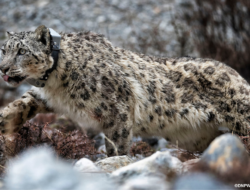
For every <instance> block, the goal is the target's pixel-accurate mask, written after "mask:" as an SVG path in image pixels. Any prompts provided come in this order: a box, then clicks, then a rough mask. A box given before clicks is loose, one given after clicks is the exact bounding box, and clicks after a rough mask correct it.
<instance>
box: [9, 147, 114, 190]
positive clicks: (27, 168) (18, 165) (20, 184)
mask: <svg viewBox="0 0 250 190" xmlns="http://www.w3.org/2000/svg"><path fill="white" fill-rule="evenodd" d="M4 183H5V186H6V189H9V190H23V189H39V190H58V189H60V190H64V189H65V190H68V189H71V190H81V189H88V190H96V189H100V190H112V189H117V188H116V187H115V185H112V186H111V184H110V182H109V181H107V179H106V178H100V177H98V176H96V177H95V178H93V177H92V178H91V177H88V176H86V175H84V174H83V173H80V172H77V171H75V170H74V169H73V168H72V166H71V165H70V164H68V163H66V162H64V161H63V160H61V159H58V158H56V156H55V155H54V153H53V151H52V150H51V149H49V148H46V147H40V148H32V149H29V150H27V151H26V152H24V153H23V154H21V155H20V157H19V158H15V159H13V160H12V161H10V163H9V164H8V166H7V170H6V177H5V180H4Z"/></svg>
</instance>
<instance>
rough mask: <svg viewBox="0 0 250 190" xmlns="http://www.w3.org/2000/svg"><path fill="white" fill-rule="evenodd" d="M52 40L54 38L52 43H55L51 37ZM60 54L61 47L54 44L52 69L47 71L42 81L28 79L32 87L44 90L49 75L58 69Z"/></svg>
mask: <svg viewBox="0 0 250 190" xmlns="http://www.w3.org/2000/svg"><path fill="white" fill-rule="evenodd" d="M51 38H52V40H51V41H52V42H51V43H53V37H52V36H51ZM59 52H60V49H59V47H58V46H57V45H55V44H53V46H52V52H51V56H52V57H53V59H54V63H53V66H52V67H51V68H50V69H48V70H47V71H45V74H44V75H43V76H42V77H41V78H40V79H27V82H28V83H29V84H31V85H32V86H36V87H39V88H43V87H44V86H45V83H46V81H47V80H48V78H49V75H50V74H51V73H52V72H53V71H54V70H55V69H56V67H57V65H58V56H59Z"/></svg>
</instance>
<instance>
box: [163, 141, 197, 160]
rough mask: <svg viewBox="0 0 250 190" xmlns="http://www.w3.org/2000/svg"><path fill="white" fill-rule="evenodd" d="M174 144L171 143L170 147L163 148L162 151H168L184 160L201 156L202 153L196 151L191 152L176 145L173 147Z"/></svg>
mask: <svg viewBox="0 0 250 190" xmlns="http://www.w3.org/2000/svg"><path fill="white" fill-rule="evenodd" d="M171 146H173V145H170V146H169V147H170V148H163V149H161V150H160V151H161V152H162V151H168V152H169V153H170V154H171V155H172V156H174V157H176V158H178V159H179V160H180V161H182V162H186V161H188V160H191V159H196V158H200V156H201V154H200V153H195V152H189V151H187V150H184V149H181V148H176V147H171Z"/></svg>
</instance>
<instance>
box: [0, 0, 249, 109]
mask: <svg viewBox="0 0 250 190" xmlns="http://www.w3.org/2000/svg"><path fill="white" fill-rule="evenodd" d="M0 12H1V14H0V45H1V44H2V43H3V41H4V40H5V39H6V31H14V32H20V31H27V30H34V29H35V28H36V27H37V26H39V25H42V24H43V25H46V26H47V27H50V28H53V29H55V30H56V31H58V32H60V31H63V32H77V31H82V30H91V31H95V32H98V33H101V34H104V35H105V36H106V37H107V38H108V39H109V40H110V41H111V42H112V43H113V44H114V45H115V46H120V47H123V48H125V49H129V50H132V51H136V52H141V53H144V54H148V55H154V56H163V57H180V56H194V57H209V58H213V59H216V60H219V61H222V62H224V63H226V64H228V65H230V66H231V67H233V68H234V69H236V70H237V71H238V72H239V73H240V74H241V75H243V77H244V78H246V79H247V80H248V81H249V80H250V67H249V60H250V53H249V52H248V51H249V47H250V1H249V0H202V1H200V0H123V1H121V0H75V1H72V0H39V1H35V0H18V1H11V0H0ZM28 88H29V86H28V85H22V86H21V87H19V88H18V89H12V88H10V87H7V86H5V84H4V83H3V81H0V106H3V105H6V103H8V102H10V101H12V100H13V99H15V98H16V97H18V96H20V95H21V94H22V93H23V92H25V91H26V90H27V89H28Z"/></svg>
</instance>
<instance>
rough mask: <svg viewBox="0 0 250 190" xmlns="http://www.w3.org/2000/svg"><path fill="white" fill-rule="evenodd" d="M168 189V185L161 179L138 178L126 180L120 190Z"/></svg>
mask: <svg viewBox="0 0 250 190" xmlns="http://www.w3.org/2000/svg"><path fill="white" fill-rule="evenodd" d="M169 187H170V185H169V184H168V183H167V182H166V180H164V179H162V178H158V177H153V176H151V177H146V176H145V177H143V176H140V177H136V178H132V179H129V180H127V181H126V182H125V183H124V184H123V185H122V186H121V188H120V190H136V189H138V190H167V189H170V188H169Z"/></svg>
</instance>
